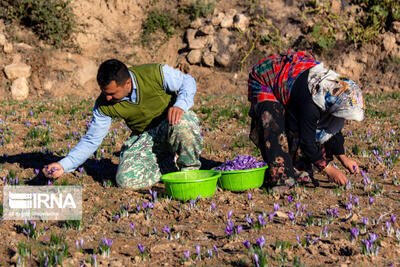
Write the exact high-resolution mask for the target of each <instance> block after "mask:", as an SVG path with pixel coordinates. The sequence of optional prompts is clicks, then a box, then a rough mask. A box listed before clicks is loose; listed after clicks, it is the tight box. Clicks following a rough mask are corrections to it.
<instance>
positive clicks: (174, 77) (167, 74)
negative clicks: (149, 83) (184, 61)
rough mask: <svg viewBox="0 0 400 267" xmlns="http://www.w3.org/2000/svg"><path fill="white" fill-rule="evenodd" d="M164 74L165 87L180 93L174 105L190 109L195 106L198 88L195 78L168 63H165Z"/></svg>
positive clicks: (186, 109)
mask: <svg viewBox="0 0 400 267" xmlns="http://www.w3.org/2000/svg"><path fill="white" fill-rule="evenodd" d="M163 74H164V81H165V83H164V89H165V90H168V91H171V92H177V94H178V96H177V98H176V101H175V104H174V107H179V108H181V109H183V110H184V111H188V110H189V109H190V108H191V107H192V106H193V103H194V100H193V99H194V95H195V94H196V90H197V88H196V81H195V79H194V78H193V77H192V76H190V75H189V74H184V73H182V72H181V71H179V70H176V69H174V68H172V67H170V66H168V65H163Z"/></svg>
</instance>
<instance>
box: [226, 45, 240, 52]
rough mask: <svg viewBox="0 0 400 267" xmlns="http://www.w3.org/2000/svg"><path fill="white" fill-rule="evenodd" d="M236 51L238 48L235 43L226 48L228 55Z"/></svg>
mask: <svg viewBox="0 0 400 267" xmlns="http://www.w3.org/2000/svg"><path fill="white" fill-rule="evenodd" d="M237 50H238V46H237V44H235V43H234V44H230V45H229V46H228V52H229V53H235V52H236V51H237Z"/></svg>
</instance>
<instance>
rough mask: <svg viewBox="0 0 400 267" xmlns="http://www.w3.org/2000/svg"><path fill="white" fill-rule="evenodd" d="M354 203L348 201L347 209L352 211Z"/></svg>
mask: <svg viewBox="0 0 400 267" xmlns="http://www.w3.org/2000/svg"><path fill="white" fill-rule="evenodd" d="M352 208H353V205H352V204H351V203H346V210H348V211H351V209H352Z"/></svg>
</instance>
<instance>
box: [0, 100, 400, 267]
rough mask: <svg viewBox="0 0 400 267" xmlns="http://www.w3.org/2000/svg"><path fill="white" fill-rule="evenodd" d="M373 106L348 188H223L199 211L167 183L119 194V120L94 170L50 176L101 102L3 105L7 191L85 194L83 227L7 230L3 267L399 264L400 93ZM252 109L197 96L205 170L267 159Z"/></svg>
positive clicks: (1, 158) (361, 128)
mask: <svg viewBox="0 0 400 267" xmlns="http://www.w3.org/2000/svg"><path fill="white" fill-rule="evenodd" d="M365 98H366V107H367V108H366V119H365V120H364V121H363V122H361V123H356V122H349V123H347V124H346V125H345V128H344V129H343V133H344V135H345V136H346V142H345V147H346V153H347V154H349V155H351V156H353V157H354V158H355V159H356V160H357V162H358V163H359V165H360V168H361V169H362V172H361V174H357V175H351V174H349V173H347V175H348V178H349V179H350V180H351V183H350V184H349V185H348V186H346V187H337V186H335V185H334V184H332V183H330V182H328V181H327V178H326V177H324V176H322V175H321V174H318V173H317V174H316V175H315V176H316V178H317V179H318V180H319V182H320V186H319V187H314V186H313V185H312V184H310V185H305V186H299V187H296V188H293V189H291V191H290V192H289V194H288V195H285V196H281V197H279V196H275V195H273V194H271V193H270V190H268V189H267V188H259V189H252V190H248V191H246V192H235V193H234V192H229V191H223V190H221V189H217V191H216V192H215V195H214V196H213V197H211V198H208V199H204V198H198V199H196V200H192V201H189V202H179V201H176V200H171V199H170V198H169V197H168V196H167V195H166V193H165V188H164V185H163V184H162V183H158V184H156V185H155V186H153V187H151V188H146V189H142V190H129V189H122V188H118V187H116V186H115V181H114V176H115V172H116V167H117V164H118V156H119V150H120V148H121V146H122V144H123V142H124V140H125V139H126V138H127V137H128V136H129V135H130V130H129V129H128V128H127V127H126V125H125V124H124V123H123V122H122V121H114V122H113V124H112V127H111V129H110V131H109V134H108V135H107V136H106V138H105V139H104V141H103V143H102V145H101V147H99V149H98V151H97V152H96V153H95V154H94V155H92V156H91V158H90V159H88V161H87V162H86V163H85V164H84V165H83V166H81V167H79V168H78V169H77V170H76V171H74V172H72V173H68V174H65V175H64V176H63V177H61V178H59V179H57V180H49V179H47V178H45V177H44V176H43V174H42V172H41V169H42V167H43V166H44V165H45V164H48V163H50V162H53V161H55V160H59V159H61V158H62V157H63V156H65V155H66V154H67V153H68V151H69V150H70V149H71V148H72V147H73V146H74V145H75V144H76V143H77V142H78V141H79V139H80V138H81V137H82V136H84V134H85V131H86V130H87V128H88V127H89V125H90V122H91V110H92V108H93V103H94V98H89V99H85V100H79V99H74V98H58V99H53V100H35V101H20V102H18V101H11V100H9V101H2V102H1V106H0V110H1V112H0V163H1V165H0V178H1V180H0V185H1V186H2V187H3V186H4V185H6V184H7V185H48V186H53V185H80V186H82V201H83V217H82V220H72V221H6V220H3V221H1V226H0V236H1V237H2V238H1V241H0V244H1V246H0V265H1V266H8V265H17V266H56V265H62V266H134V265H137V266H177V265H183V266H310V265H312V266H315V265H335V266H338V265H340V266H348V265H349V266H371V265H374V266H399V265H400V230H399V229H400V224H399V220H400V218H399V216H400V190H399V182H400V168H399V166H400V165H399V150H400V144H399V143H400V129H399V125H400V119H399V117H398V114H399V113H400V107H399V105H398V103H399V99H400V94H399V93H392V94H377V95H366V96H365ZM246 101H247V100H246V97H245V96H243V95H229V96H224V97H213V96H209V95H200V96H197V98H196V104H195V106H194V107H193V110H194V111H195V112H196V113H197V115H198V116H199V117H200V118H201V121H202V130H203V134H204V149H203V154H202V157H203V159H202V161H203V163H204V165H203V167H202V168H204V169H207V168H211V167H214V166H217V165H219V164H221V163H222V162H224V161H226V160H229V159H233V158H234V157H236V156H238V155H251V156H253V157H256V158H257V159H258V160H262V159H261V157H260V153H259V152H258V151H257V149H256V148H255V146H254V145H253V144H252V143H251V141H250V140H249V139H248V131H249V118H248V116H247V112H248V105H247V102H246ZM337 165H338V167H339V168H341V167H340V164H337ZM1 194H2V191H1ZM0 199H1V200H2V199H3V196H2V195H1V198H0ZM0 211H1V212H2V210H0Z"/></svg>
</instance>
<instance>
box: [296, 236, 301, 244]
mask: <svg viewBox="0 0 400 267" xmlns="http://www.w3.org/2000/svg"><path fill="white" fill-rule="evenodd" d="M296 240H297V243H298V244H301V242H300V237H299V236H298V235H296Z"/></svg>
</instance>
